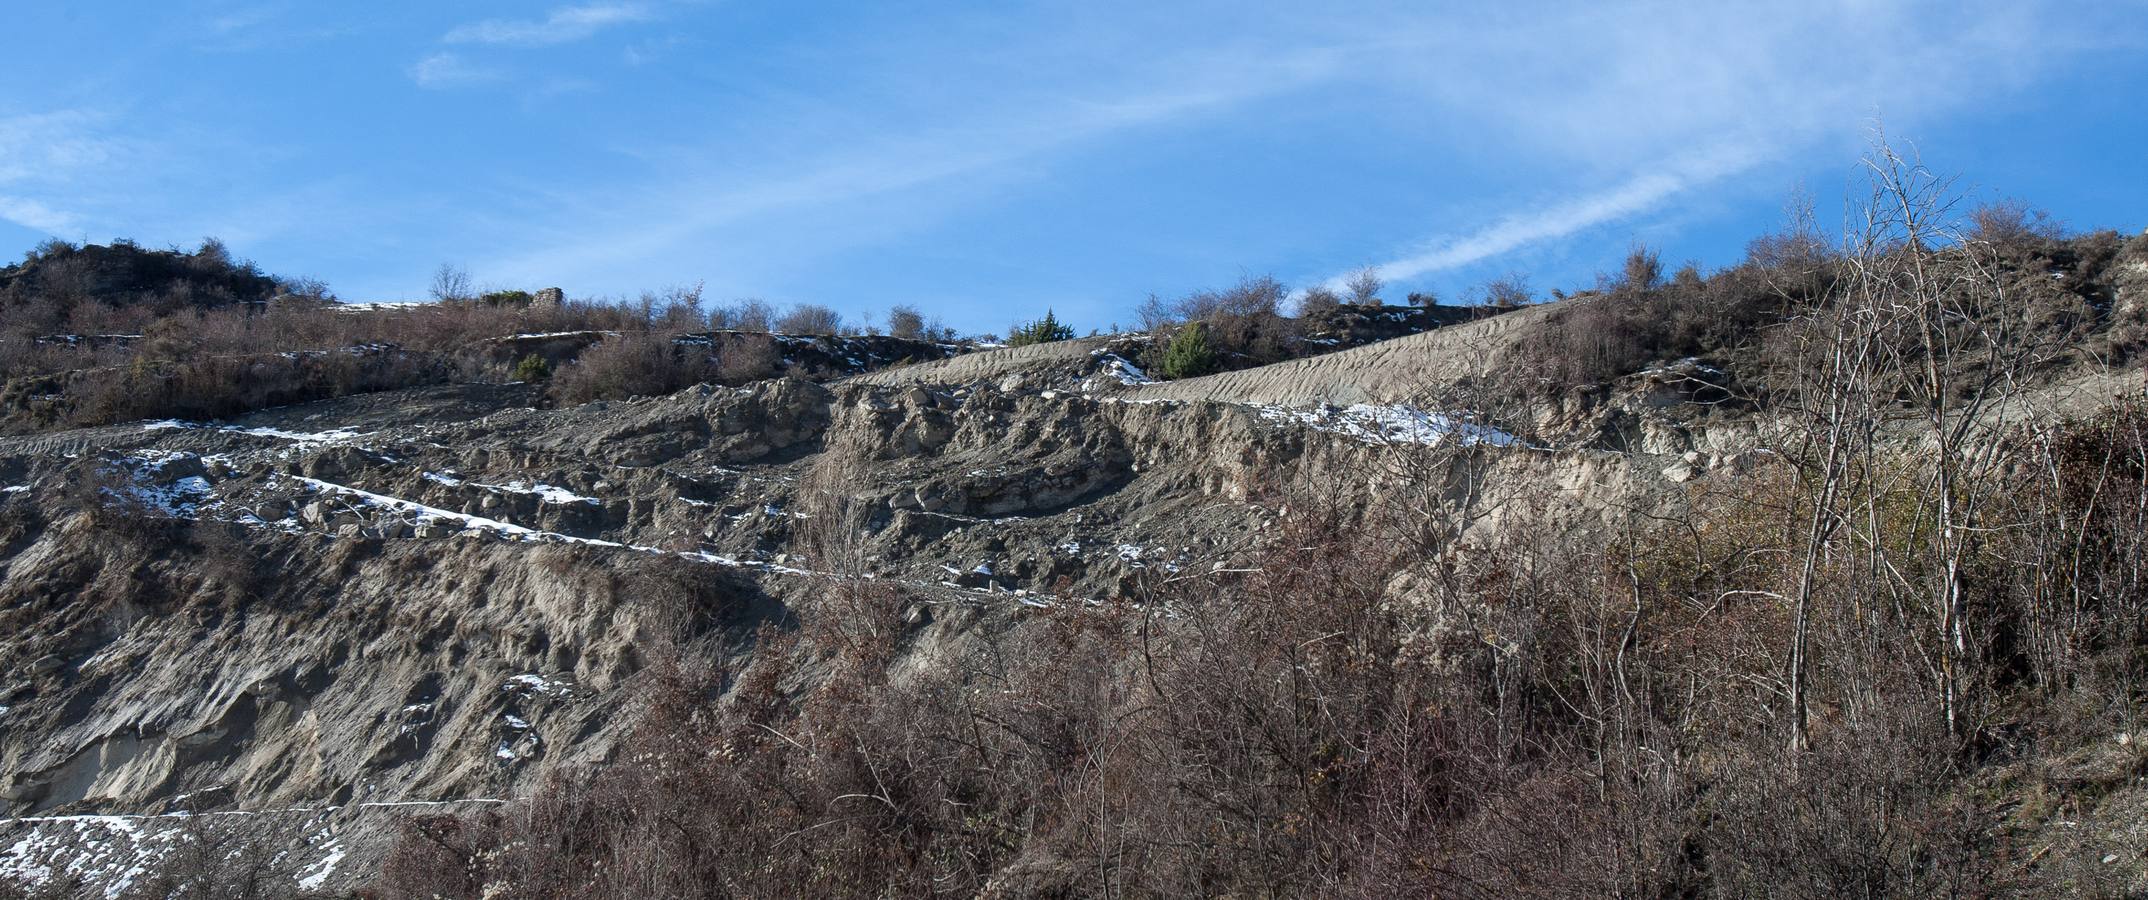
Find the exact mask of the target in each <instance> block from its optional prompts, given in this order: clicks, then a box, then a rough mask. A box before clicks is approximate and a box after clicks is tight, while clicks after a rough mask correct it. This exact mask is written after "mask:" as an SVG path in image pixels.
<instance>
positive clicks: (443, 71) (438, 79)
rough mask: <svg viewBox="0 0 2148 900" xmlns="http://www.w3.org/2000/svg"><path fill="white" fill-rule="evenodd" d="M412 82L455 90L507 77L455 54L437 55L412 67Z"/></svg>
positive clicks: (428, 86)
mask: <svg viewBox="0 0 2148 900" xmlns="http://www.w3.org/2000/svg"><path fill="white" fill-rule="evenodd" d="M409 74H410V80H411V81H414V82H416V83H417V85H418V86H419V87H422V88H433V89H436V90H437V89H442V88H453V87H462V86H465V85H472V84H484V83H486V82H492V81H498V80H500V79H501V78H503V77H505V76H504V74H503V73H502V72H500V71H499V70H498V69H494V68H490V67H488V66H481V65H478V64H476V63H473V62H471V61H469V60H467V59H464V58H462V57H461V56H458V55H456V54H454V53H448V52H441V53H435V54H433V55H431V56H428V57H426V58H424V59H421V60H418V61H417V62H415V63H412V64H411V65H410V69H409Z"/></svg>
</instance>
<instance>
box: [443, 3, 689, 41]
mask: <svg viewBox="0 0 2148 900" xmlns="http://www.w3.org/2000/svg"><path fill="white" fill-rule="evenodd" d="M654 17H655V15H654V13H653V12H651V11H650V9H649V8H648V7H647V6H644V5H642V4H639V3H591V4H587V5H583V6H566V7H561V8H559V9H555V10H553V11H552V12H551V13H550V14H548V15H546V16H545V17H544V18H543V19H538V20H514V19H487V20H485V21H482V22H472V23H470V24H468V25H462V26H458V27H456V28H455V29H453V30H451V31H449V32H448V33H447V35H446V36H445V37H442V38H441V40H443V41H445V42H447V43H450V44H506V45H510V46H519V47H545V46H551V45H553V44H565V43H570V42H573V41H579V40H582V39H584V38H587V37H590V36H592V35H594V34H596V33H597V32H599V31H602V30H604V29H606V28H609V27H611V26H614V25H625V24H630V23H634V22H646V21H648V20H649V19H652V18H654Z"/></svg>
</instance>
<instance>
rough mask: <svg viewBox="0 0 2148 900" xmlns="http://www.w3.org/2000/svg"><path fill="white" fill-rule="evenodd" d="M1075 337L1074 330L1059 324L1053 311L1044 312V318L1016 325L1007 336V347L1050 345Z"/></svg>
mask: <svg viewBox="0 0 2148 900" xmlns="http://www.w3.org/2000/svg"><path fill="white" fill-rule="evenodd" d="M1072 337H1074V329H1073V328H1070V327H1068V326H1066V325H1062V324H1060V323H1059V319H1058V317H1056V316H1054V315H1052V311H1051V310H1048V309H1047V310H1045V311H1044V318H1041V319H1038V320H1036V321H1034V322H1031V323H1029V324H1027V325H1016V326H1015V327H1014V331H1013V332H1011V333H1009V334H1008V335H1007V346H1010V347H1027V346H1029V345H1030V344H1049V343H1051V342H1053V341H1064V340H1068V339H1071V338H1072Z"/></svg>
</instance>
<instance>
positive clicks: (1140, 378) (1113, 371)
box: [1090, 350, 1156, 387]
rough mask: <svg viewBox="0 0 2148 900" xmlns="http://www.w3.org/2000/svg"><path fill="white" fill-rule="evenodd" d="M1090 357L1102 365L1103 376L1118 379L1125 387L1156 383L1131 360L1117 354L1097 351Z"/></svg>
mask: <svg viewBox="0 0 2148 900" xmlns="http://www.w3.org/2000/svg"><path fill="white" fill-rule="evenodd" d="M1090 355H1091V356H1094V357H1096V359H1097V361H1098V362H1101V363H1103V364H1104V374H1107V375H1110V376H1111V377H1113V378H1116V379H1118V380H1119V383H1120V384H1123V385H1126V386H1127V387H1134V386H1137V385H1144V384H1155V383H1156V379H1154V378H1150V377H1149V373H1147V372H1144V371H1142V370H1141V367H1140V366H1137V365H1134V364H1133V362H1132V361H1131V360H1128V359H1127V358H1126V357H1123V356H1120V355H1119V354H1116V353H1111V352H1109V351H1105V350H1097V351H1093V352H1092V353H1091V354H1090Z"/></svg>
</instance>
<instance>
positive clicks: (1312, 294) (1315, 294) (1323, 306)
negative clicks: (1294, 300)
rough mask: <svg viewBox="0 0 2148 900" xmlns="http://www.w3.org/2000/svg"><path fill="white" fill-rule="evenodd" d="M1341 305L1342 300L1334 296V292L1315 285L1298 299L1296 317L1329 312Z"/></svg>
mask: <svg viewBox="0 0 2148 900" xmlns="http://www.w3.org/2000/svg"><path fill="white" fill-rule="evenodd" d="M1341 303H1342V298H1341V297H1338V296H1336V294H1335V292H1334V291H1332V290H1329V289H1328V288H1327V287H1325V286H1317V285H1316V286H1314V287H1309V288H1306V289H1305V296H1303V297H1299V298H1298V316H1299V317H1300V318H1303V317H1305V316H1313V315H1320V314H1322V313H1327V312H1331V311H1333V310H1334V309H1335V307H1336V306H1338V305H1341Z"/></svg>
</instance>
